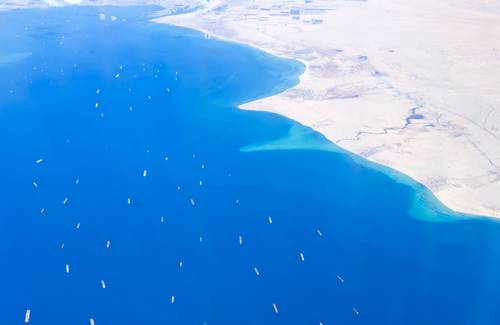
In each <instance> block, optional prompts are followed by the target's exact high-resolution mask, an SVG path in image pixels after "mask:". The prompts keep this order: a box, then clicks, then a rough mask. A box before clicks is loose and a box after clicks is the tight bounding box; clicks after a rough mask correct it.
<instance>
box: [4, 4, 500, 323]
mask: <svg viewBox="0 0 500 325" xmlns="http://www.w3.org/2000/svg"><path fill="white" fill-rule="evenodd" d="M152 10H154V8H100V9H98V8H78V9H76V8H65V9H50V10H24V11H11V12H3V13H0V143H1V151H0V158H1V160H0V317H1V323H2V324H9V325H10V324H22V323H23V321H24V315H25V310H26V309H30V310H31V320H30V323H32V324H44V325H45V324H47V325H49V324H50V325H68V324H69V325H73V324H75V325H76V324H89V319H90V318H93V319H94V320H95V324H96V325H117V324H120V325H128V324H141V325H150V324H319V322H322V323H323V324H325V325H329V324H398V325H399V324H410V325H411V324H419V325H420V324H439V325H441V324H475V325H482V324H499V323H500V309H499V303H500V224H499V223H497V222H493V221H488V220H462V221H455V222H424V221H419V220H416V219H414V218H411V217H410V216H409V210H410V207H411V205H412V202H413V201H414V200H413V199H414V197H415V195H417V192H416V189H415V188H414V187H411V186H408V185H403V184H400V183H397V182H396V181H394V179H393V178H391V177H389V176H387V175H386V174H384V173H382V172H380V171H379V170H378V169H377V168H369V167H367V166H365V165H362V164H359V163H357V162H356V160H353V159H352V158H351V156H349V155H347V154H344V153H341V152H327V151H320V150H277V151H273V150H271V151H263V152H241V151H240V148H241V147H243V146H246V145H248V144H252V143H259V142H263V141H271V140H273V139H277V138H280V137H283V136H284V135H285V134H287V132H288V131H289V129H290V128H291V127H292V126H293V125H294V123H293V122H291V121H289V120H287V119H285V118H283V117H279V116H276V115H273V114H268V113H257V112H247V111H241V110H238V109H237V108H236V105H237V104H238V103H241V102H244V101H248V100H249V99H251V98H256V97H261V96H265V95H268V94H270V93H273V92H277V91H280V90H283V89H285V88H286V87H287V86H290V85H292V84H293V83H294V82H296V80H295V79H296V76H297V75H298V74H299V73H300V72H301V70H302V67H301V66H300V65H299V64H297V63H295V62H290V61H286V60H282V59H278V58H274V57H271V56H268V55H265V54H263V53H261V52H258V51H255V50H253V49H250V48H247V47H244V46H240V45H235V44H229V43H224V42H219V41H216V40H210V41H208V40H205V39H203V35H200V34H198V33H195V32H190V31H186V30H182V29H177V28H173V27H168V26H160V25H157V24H153V23H149V22H148V21H147V14H148V13H150V12H151V11H152ZM102 11H104V12H106V13H107V14H110V13H111V14H114V15H116V16H117V17H119V19H118V20H117V21H114V22H111V21H109V20H107V21H101V20H99V19H98V14H99V13H100V12H102ZM123 18H125V21H124V20H123ZM2 58H3V59H2ZM120 66H122V68H121V69H120ZM176 72H177V74H176ZM117 74H120V76H119V78H116V75H117ZM167 88H168V89H170V91H169V92H168V91H167ZM97 89H99V90H100V93H99V94H97V93H96V90H97ZM148 96H151V99H149V97H148ZM96 102H98V103H99V107H98V108H96V107H95V104H96ZM130 107H132V110H130V109H129V108H130ZM101 113H102V114H103V115H102V116H101ZM166 157H168V160H166V159H165V158H166ZM38 159H43V162H41V163H39V164H37V163H36V161H37V160H38ZM202 166H203V167H204V168H202ZM145 169H146V170H147V176H146V177H143V170H145ZM77 180H79V182H78V184H77V183H76V182H77ZM200 180H201V181H202V185H201V186H200V183H199V182H200ZM33 182H36V184H37V187H35V186H34V184H33ZM178 186H180V190H179V189H178ZM66 197H67V198H68V200H67V202H66V204H63V201H64V200H65V198H66ZM128 198H131V204H130V205H129V204H127V199H128ZM191 199H193V200H194V202H195V205H194V206H192V204H191V203H190V200H191ZM422 204H424V203H422ZM41 209H44V210H43V213H41ZM268 216H271V217H272V224H270V223H269V221H268ZM162 217H163V221H164V222H163V223H162V222H161V218H162ZM79 223H80V227H79V229H77V225H78V224H79ZM318 229H319V230H320V232H321V234H322V236H320V235H319V234H318V233H317V230H318ZM239 236H242V238H243V244H242V245H240V244H239ZM200 237H201V238H202V241H201V242H200ZM108 240H109V241H110V243H111V246H110V247H109V248H106V242H107V241H108ZM63 244H64V248H62V245H63ZM300 253H303V254H304V261H301V258H300ZM180 262H182V267H180V266H179V263H180ZM66 264H69V266H70V273H65V265H66ZM254 267H257V268H258V270H259V273H260V276H257V275H256V273H255V272H254ZM337 276H340V277H341V278H342V279H343V280H344V282H341V281H339V280H338V278H337ZM101 280H104V281H105V284H106V288H105V289H103V288H102V287H101ZM172 296H175V302H174V303H171V299H172V298H171V297H172ZM273 303H275V304H276V305H277V307H278V310H279V313H278V314H275V313H274V311H273ZM353 308H356V310H358V311H359V315H355V313H354V312H353Z"/></svg>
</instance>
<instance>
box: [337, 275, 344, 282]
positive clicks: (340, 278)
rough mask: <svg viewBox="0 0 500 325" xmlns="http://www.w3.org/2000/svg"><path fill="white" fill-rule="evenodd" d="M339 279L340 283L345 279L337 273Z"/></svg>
mask: <svg viewBox="0 0 500 325" xmlns="http://www.w3.org/2000/svg"><path fill="white" fill-rule="evenodd" d="M337 280H339V281H340V283H344V279H343V278H342V277H341V276H340V275H337Z"/></svg>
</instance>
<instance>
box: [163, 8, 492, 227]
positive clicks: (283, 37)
mask: <svg viewBox="0 0 500 325" xmlns="http://www.w3.org/2000/svg"><path fill="white" fill-rule="evenodd" d="M155 21H157V22H160V23H167V24H174V25H178V26H184V27H189V28H195V29H198V30H203V31H206V32H207V33H210V35H212V36H217V37H220V38H224V39H228V40H233V41H237V42H242V43H245V44H250V45H252V46H255V47H258V48H261V49H263V50H265V51H268V52H270V53H273V54H275V55H279V56H284V57H288V58H293V59H296V60H299V61H301V62H303V63H304V64H305V66H306V70H305V73H304V74H303V75H302V76H301V77H300V84H298V85H297V86H296V87H294V88H292V89H289V90H287V91H285V92H284V93H282V94H279V95H277V96H273V97H270V98H264V99H261V100H257V101H254V102H251V103H248V104H245V105H242V108H243V109H249V110H263V111H270V112H275V113H278V114H282V115H285V116H287V117H289V118H291V119H294V120H296V121H298V122H300V123H302V124H304V125H306V126H309V127H311V128H313V129H315V130H317V131H319V132H321V133H322V134H324V135H325V136H326V137H327V138H328V139H329V140H331V141H332V142H334V143H336V144H337V145H338V146H340V147H342V148H344V149H347V150H349V151H351V152H353V153H356V154H358V155H361V156H363V157H365V158H366V159H369V160H371V161H374V162H377V163H380V164H383V165H386V166H389V167H392V168H394V169H396V170H398V171H401V172H403V173H404V174H406V175H409V176H410V177H412V178H414V179H415V180H417V181H419V182H421V183H422V184H424V185H425V186H427V187H428V188H429V189H430V190H431V191H432V192H433V193H434V194H435V195H436V196H437V198H439V199H440V200H441V201H442V202H443V203H444V204H445V205H447V206H448V207H449V208H451V209H453V210H455V211H457V212H463V213H470V214H478V215H485V216H493V217H500V23H499V22H500V5H499V4H495V3H494V2H492V1H486V0H483V1H467V0H459V1H450V0H446V1H439V2H435V1H429V0H419V1H411V2H398V1H390V0H380V1H325V0H315V1H305V2H304V1H295V0H281V1H268V0H265V1H264V0H258V1H250V0H239V1H234V0H231V1H226V0H220V1H210V2H209V3H208V4H207V5H206V6H205V7H204V8H203V9H201V10H198V11H196V12H191V13H187V14H183V15H176V16H165V17H161V18H159V19H156V20H155Z"/></svg>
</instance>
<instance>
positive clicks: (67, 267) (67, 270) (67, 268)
mask: <svg viewBox="0 0 500 325" xmlns="http://www.w3.org/2000/svg"><path fill="white" fill-rule="evenodd" d="M66 273H69V264H66Z"/></svg>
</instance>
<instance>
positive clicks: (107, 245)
mask: <svg viewBox="0 0 500 325" xmlns="http://www.w3.org/2000/svg"><path fill="white" fill-rule="evenodd" d="M110 247H111V240H108V241H106V248H110Z"/></svg>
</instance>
